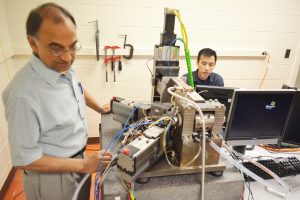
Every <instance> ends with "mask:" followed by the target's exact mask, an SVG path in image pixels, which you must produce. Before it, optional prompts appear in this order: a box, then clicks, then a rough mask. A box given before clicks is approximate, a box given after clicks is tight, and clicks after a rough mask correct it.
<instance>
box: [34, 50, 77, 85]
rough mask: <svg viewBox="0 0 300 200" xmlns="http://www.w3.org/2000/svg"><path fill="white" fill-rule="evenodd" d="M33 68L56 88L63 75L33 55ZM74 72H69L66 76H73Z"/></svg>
mask: <svg viewBox="0 0 300 200" xmlns="http://www.w3.org/2000/svg"><path fill="white" fill-rule="evenodd" d="M31 66H32V68H33V69H34V70H35V71H36V72H37V73H38V74H39V75H40V76H41V77H42V78H43V79H44V80H45V81H47V82H48V83H49V84H51V85H52V86H54V85H55V84H56V82H57V81H58V79H59V77H60V76H61V73H59V72H57V71H55V70H53V69H50V68H49V67H47V66H46V65H45V64H44V63H43V62H42V61H41V60H40V59H39V58H38V57H36V56H35V55H32V57H31ZM72 72H73V70H72V69H71V70H69V71H68V72H67V73H66V74H69V73H70V74H72Z"/></svg>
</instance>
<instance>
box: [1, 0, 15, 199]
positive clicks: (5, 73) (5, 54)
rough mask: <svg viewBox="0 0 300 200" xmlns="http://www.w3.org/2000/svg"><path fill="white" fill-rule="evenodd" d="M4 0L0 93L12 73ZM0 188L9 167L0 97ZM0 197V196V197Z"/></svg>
mask: <svg viewBox="0 0 300 200" xmlns="http://www.w3.org/2000/svg"><path fill="white" fill-rule="evenodd" d="M5 13H6V10H5V7H4V0H0V94H2V91H3V90H4V88H5V87H6V85H7V84H8V82H9V81H10V79H11V77H12V76H13V74H14V68H13V61H12V57H11V56H12V55H13V49H12V45H11V43H10V39H9V34H8V28H7V18H6V14H5ZM0 99H1V100H0V188H2V186H3V184H4V182H5V180H6V178H7V176H8V174H9V172H10V170H11V168H12V163H11V159H10V151H9V144H8V134H7V122H6V120H5V116H4V106H3V103H2V98H0ZM0 198H1V197H0Z"/></svg>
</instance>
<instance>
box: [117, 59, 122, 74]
mask: <svg viewBox="0 0 300 200" xmlns="http://www.w3.org/2000/svg"><path fill="white" fill-rule="evenodd" d="M118 70H119V71H122V61H121V56H119V66H118Z"/></svg>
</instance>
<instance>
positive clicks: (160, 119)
mask: <svg viewBox="0 0 300 200" xmlns="http://www.w3.org/2000/svg"><path fill="white" fill-rule="evenodd" d="M165 119H168V120H170V121H173V122H174V120H173V119H172V118H171V117H169V116H164V117H161V118H159V119H158V120H156V121H155V122H153V123H152V124H150V125H149V127H148V128H150V127H152V126H154V125H155V124H157V123H158V122H160V121H162V120H165Z"/></svg>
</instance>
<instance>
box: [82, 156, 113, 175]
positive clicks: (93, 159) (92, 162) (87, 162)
mask: <svg viewBox="0 0 300 200" xmlns="http://www.w3.org/2000/svg"><path fill="white" fill-rule="evenodd" d="M102 157H103V159H102ZM111 157H112V155H111V153H110V152H109V151H107V152H106V153H105V154H104V150H101V151H100V152H99V153H94V154H92V155H87V156H86V158H85V159H84V160H83V166H82V171H83V172H84V173H89V174H91V173H94V172H97V171H98V165H99V163H100V160H101V159H102V165H101V171H102V170H103V169H105V168H106V166H107V165H108V164H109V163H110V161H111Z"/></svg>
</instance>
